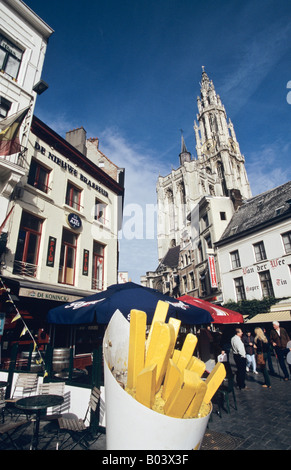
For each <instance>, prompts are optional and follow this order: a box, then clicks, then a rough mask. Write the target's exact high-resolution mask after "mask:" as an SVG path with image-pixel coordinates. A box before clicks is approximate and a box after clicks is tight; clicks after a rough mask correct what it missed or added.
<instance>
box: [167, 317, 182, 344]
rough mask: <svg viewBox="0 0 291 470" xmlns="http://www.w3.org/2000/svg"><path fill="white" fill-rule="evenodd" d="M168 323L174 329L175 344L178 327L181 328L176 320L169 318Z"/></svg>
mask: <svg viewBox="0 0 291 470" xmlns="http://www.w3.org/2000/svg"><path fill="white" fill-rule="evenodd" d="M169 323H170V324H171V325H173V327H174V328H175V343H176V341H177V336H178V333H179V330H180V326H181V320H178V319H177V318H173V317H170V318H169Z"/></svg>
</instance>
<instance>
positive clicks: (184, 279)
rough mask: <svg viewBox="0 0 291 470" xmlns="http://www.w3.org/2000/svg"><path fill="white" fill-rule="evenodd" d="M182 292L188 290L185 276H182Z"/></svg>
mask: <svg viewBox="0 0 291 470" xmlns="http://www.w3.org/2000/svg"><path fill="white" fill-rule="evenodd" d="M183 286H184V292H188V285H187V276H183Z"/></svg>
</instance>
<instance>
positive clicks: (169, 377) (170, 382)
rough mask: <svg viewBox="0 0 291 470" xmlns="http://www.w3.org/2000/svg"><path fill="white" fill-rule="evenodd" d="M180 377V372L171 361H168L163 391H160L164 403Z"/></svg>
mask: <svg viewBox="0 0 291 470" xmlns="http://www.w3.org/2000/svg"><path fill="white" fill-rule="evenodd" d="M180 377H181V371H180V369H179V367H177V365H176V364H175V362H174V361H173V359H169V363H168V367H167V371H166V376H165V380H164V385H163V390H162V398H163V400H165V401H166V400H167V399H168V398H169V396H170V394H171V392H172V390H173V388H174V387H175V385H176V383H177V382H178V380H179V378H180Z"/></svg>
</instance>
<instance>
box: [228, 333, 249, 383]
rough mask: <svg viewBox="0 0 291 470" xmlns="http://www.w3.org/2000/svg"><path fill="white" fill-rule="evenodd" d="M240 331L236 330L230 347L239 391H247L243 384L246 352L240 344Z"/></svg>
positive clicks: (241, 343)
mask: <svg viewBox="0 0 291 470" xmlns="http://www.w3.org/2000/svg"><path fill="white" fill-rule="evenodd" d="M242 335H243V332H242V329H241V328H236V330H235V335H234V336H233V337H232V338H231V347H232V352H233V358H234V362H235V364H236V369H237V371H236V383H237V386H238V388H239V389H240V390H249V388H248V387H246V384H245V378H246V350H245V347H244V344H243V342H242Z"/></svg>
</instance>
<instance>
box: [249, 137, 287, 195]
mask: <svg viewBox="0 0 291 470" xmlns="http://www.w3.org/2000/svg"><path fill="white" fill-rule="evenodd" d="M290 146H291V145H290V144H289V145H287V144H285V145H283V146H282V144H281V143H280V141H279V140H277V141H275V142H274V143H273V144H272V145H263V146H262V147H261V148H260V149H259V151H256V152H251V153H250V154H249V156H248V157H249V158H248V161H249V162H250V163H248V162H247V163H246V170H247V173H248V179H249V183H250V185H251V189H252V194H253V196H256V195H257V194H260V193H263V192H264V191H267V190H269V189H272V188H276V187H277V186H280V185H281V184H284V183H286V182H287V181H290V179H291V169H290V166H289V165H285V166H284V167H283V166H282V165H281V166H278V155H280V157H281V160H284V154H285V157H286V158H285V161H288V160H289V159H290Z"/></svg>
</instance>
